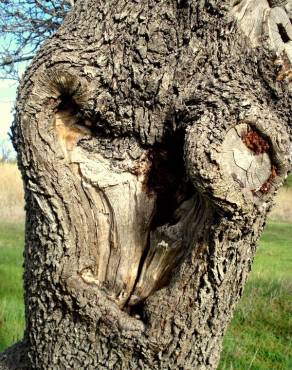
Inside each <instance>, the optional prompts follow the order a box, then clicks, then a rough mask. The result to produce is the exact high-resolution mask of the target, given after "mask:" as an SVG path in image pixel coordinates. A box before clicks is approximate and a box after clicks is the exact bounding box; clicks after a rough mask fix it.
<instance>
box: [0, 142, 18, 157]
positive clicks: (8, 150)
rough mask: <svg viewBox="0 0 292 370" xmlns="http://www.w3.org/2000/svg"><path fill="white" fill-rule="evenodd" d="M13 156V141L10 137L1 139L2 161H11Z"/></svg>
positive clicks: (0, 155) (0, 153)
mask: <svg viewBox="0 0 292 370" xmlns="http://www.w3.org/2000/svg"><path fill="white" fill-rule="evenodd" d="M13 159H15V156H14V158H13V149H12V145H11V142H10V141H8V139H0V163H3V162H9V161H10V160H13Z"/></svg>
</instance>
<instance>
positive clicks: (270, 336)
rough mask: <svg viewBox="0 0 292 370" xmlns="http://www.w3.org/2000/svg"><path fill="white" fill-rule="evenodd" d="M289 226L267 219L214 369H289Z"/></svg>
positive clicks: (291, 273)
mask: <svg viewBox="0 0 292 370" xmlns="http://www.w3.org/2000/svg"><path fill="white" fill-rule="evenodd" d="M291 249H292V225H291V224H288V223H286V224H285V223H272V222H270V223H269V224H268V226H267V228H266V230H265V233H264V235H263V236H262V239H261V242H260V245H259V249H258V252H257V255H256V258H255V262H254V265H253V269H252V272H251V274H250V277H249V280H248V283H247V285H246V287H245V291H244V294H243V297H242V299H241V301H240V303H239V304H238V307H237V310H236V312H235V314H234V318H233V320H232V323H231V325H230V327H229V329H228V331H227V333H226V336H225V339H224V349H223V353H222V356H221V362H220V366H219V369H221V370H222V369H226V370H227V369H230V370H231V369H238V370H239V369H240V370H243V369H252V370H268V369H271V370H272V369H273V370H276V369H283V370H286V369H287V370H288V369H292V253H291V252H292V251H291Z"/></svg>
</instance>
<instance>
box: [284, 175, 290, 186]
mask: <svg viewBox="0 0 292 370" xmlns="http://www.w3.org/2000/svg"><path fill="white" fill-rule="evenodd" d="M284 186H285V187H287V188H290V189H291V188H292V174H291V175H289V176H288V177H287V179H286V181H285V183H284Z"/></svg>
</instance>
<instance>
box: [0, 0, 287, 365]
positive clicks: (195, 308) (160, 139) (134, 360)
mask: <svg viewBox="0 0 292 370" xmlns="http://www.w3.org/2000/svg"><path fill="white" fill-rule="evenodd" d="M251 3H253V2H249V4H247V2H246V1H243V2H242V4H241V5H242V6H246V5H247V6H250V7H251V8H250V9H251V11H250V12H247V13H248V14H251V17H252V16H253V12H252V11H253V10H254V9H253V7H252V5H251ZM264 5H265V6H266V8H265V9H264V10H265V13H264V14H265V17H264V18H265V21H266V23H267V22H268V23H267V24H269V19H270V18H269V16H268V15H269V14H270V13H269V11H270V6H269V4H268V2H265V4H264ZM239 6H240V4H239V5H238V2H236V4H234V6H233V5H232V4H231V3H230V2H229V1H174V0H169V1H152V0H147V1H143V0H141V1H139V2H136V1H128V0H119V1H114V0H111V1H104V2H99V1H96V0H95V1H93V0H84V1H77V2H76V4H75V6H74V9H73V11H72V12H71V13H70V14H69V15H68V17H67V18H66V21H65V23H64V25H63V26H62V27H61V28H60V30H59V31H58V33H57V34H56V35H55V36H54V37H52V38H51V39H50V40H48V41H47V42H46V43H45V45H44V46H43V47H42V49H41V51H40V52H39V53H38V55H37V56H36V58H35V59H34V61H33V63H32V64H31V66H30V68H29V69H28V70H27V72H26V74H25V76H24V78H23V81H22V84H21V88H20V90H19V95H18V101H17V113H16V117H15V125H14V144H15V147H16V149H17V151H18V161H19V167H20V169H21V171H22V175H23V180H24V185H25V193H26V212H27V217H26V243H25V276H24V281H25V283H24V284H25V307H26V330H25V334H24V340H23V342H22V343H19V344H18V345H16V347H12V348H11V349H9V350H8V351H6V352H5V353H4V354H2V355H1V357H0V369H14V368H15V369H20V368H24V369H46V370H49V369H54V370H56V369H76V370H77V369H151V370H153V369H215V368H216V367H217V365H218V361H219V356H220V351H221V347H222V339H223V335H224V332H225V330H226V327H227V325H228V323H229V322H230V319H231V316H232V312H233V310H234V307H235V305H236V303H237V301H238V299H239V298H240V296H241V294H242V290H243V287H244V284H245V282H246V278H247V276H248V273H249V271H250V268H251V265H252V261H253V258H254V254H255V251H256V242H257V240H258V238H259V236H260V234H261V232H262V230H263V227H264V224H265V220H266V216H267V212H268V211H269V209H270V208H271V205H272V201H273V197H274V194H275V192H276V191H277V189H278V188H279V186H280V185H281V184H282V182H283V180H284V178H285V177H286V175H287V172H288V170H289V169H290V164H291V162H290V158H289V155H290V146H291V140H292V132H291V127H292V126H291V118H290V117H291V112H290V109H291V95H290V94H291V91H290V90H289V82H290V78H291V68H290V67H291V64H289V63H290V61H289V58H290V55H289V50H290V49H289V48H288V47H286V45H285V48H283V47H282V44H281V45H280V44H279V45H278V44H277V45H275V44H273V40H274V39H273V37H274V33H269V31H267V33H265V32H266V31H265V30H266V29H264V28H260V27H261V25H262V24H263V21H262V19H261V18H260V17H257V18H251V19H257V20H258V22H260V23H259V24H258V25H257V24H256V23H255V22H254V21H253V22H252V25H253V26H252V27H255V30H254V29H253V28H252V30H249V29H248V27H249V26H250V23H248V22H247V20H246V18H245V16H244V15H243V16H242V13H241V9H238V7H239ZM281 6H282V5H281ZM277 8H279V6H278V7H276V8H275V7H274V8H272V9H277ZM281 9H282V10H283V9H286V8H284V5H283V6H282V8H281ZM255 11H257V12H258V11H259V10H258V8H256V9H255ZM261 11H262V10H261ZM273 11H274V10H273ZM267 14H268V15H267ZM273 14H274V13H273ZM285 14H286V15H287V14H288V13H287V12H286V11H285ZM287 16H288V15H287ZM266 23H265V24H266ZM285 27H286V23H285ZM289 27H290V26H289V25H287V34H288V33H289V32H290V28H289ZM249 31H250V32H249ZM280 31H281V28H280V29H279V30H278V32H280ZM261 32H262V33H263V35H266V37H262V38H261V37H260V36H259V35H260V33H261ZM281 32H282V31H281ZM279 34H280V33H279ZM247 35H250V38H248V37H246V36H247ZM290 42H291V41H290ZM286 49H287V50H286ZM275 57H277V58H278V59H277V63H276V64H275V63H274V61H275ZM16 354H17V355H16ZM20 363H21V364H22V365H21V366H22V367H20Z"/></svg>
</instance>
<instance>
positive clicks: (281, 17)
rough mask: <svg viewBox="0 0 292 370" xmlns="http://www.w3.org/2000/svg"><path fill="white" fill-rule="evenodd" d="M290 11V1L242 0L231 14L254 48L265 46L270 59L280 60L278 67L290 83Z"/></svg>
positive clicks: (291, 40) (291, 26)
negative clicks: (276, 58)
mask: <svg viewBox="0 0 292 370" xmlns="http://www.w3.org/2000/svg"><path fill="white" fill-rule="evenodd" d="M291 9H292V1H291V0H289V1H282V2H280V1H278V2H277V1H276V2H272V1H268V0H258V1H253V0H241V1H239V2H236V5H235V6H234V7H233V8H232V10H231V15H232V17H235V19H236V20H237V23H238V25H239V27H240V29H241V31H242V32H243V33H244V34H245V35H246V36H247V37H248V38H249V40H250V42H251V44H252V45H253V47H257V46H259V45H264V46H265V47H266V48H268V49H270V51H271V57H275V56H276V57H278V58H279V59H278V61H277V63H278V64H280V65H281V66H283V69H284V71H282V72H281V76H283V78H284V77H285V78H287V80H288V81H291V74H292V24H291V23H292V22H291V19H292V15H291ZM286 59H287V61H286ZM287 62H288V64H287ZM284 75H285V76H284Z"/></svg>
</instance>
